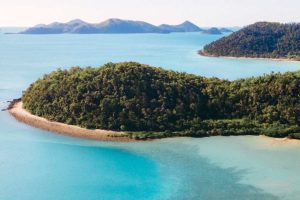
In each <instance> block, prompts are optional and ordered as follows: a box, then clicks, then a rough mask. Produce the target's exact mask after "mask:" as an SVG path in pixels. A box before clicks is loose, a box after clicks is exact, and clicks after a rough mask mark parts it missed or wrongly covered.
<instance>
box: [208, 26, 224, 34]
mask: <svg viewBox="0 0 300 200" xmlns="http://www.w3.org/2000/svg"><path fill="white" fill-rule="evenodd" d="M226 32H227V31H226ZM203 33H205V34H211V35H221V34H222V31H221V29H218V28H216V27H213V28H210V29H207V30H204V31H203Z"/></svg>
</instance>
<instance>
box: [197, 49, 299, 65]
mask: <svg viewBox="0 0 300 200" xmlns="http://www.w3.org/2000/svg"><path fill="white" fill-rule="evenodd" d="M198 54H199V55H201V56H205V57H212V58H226V59H241V60H271V61H281V62H296V63H298V62H300V60H293V59H288V58H259V57H257V58H254V57H245V56H242V57H234V56H215V55H210V54H207V53H205V52H203V51H202V50H200V51H198Z"/></svg>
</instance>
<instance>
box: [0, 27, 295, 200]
mask: <svg viewBox="0 0 300 200" xmlns="http://www.w3.org/2000/svg"><path fill="white" fill-rule="evenodd" d="M9 31H10V30H7V29H2V30H1V32H2V33H3V32H9ZM219 37H221V36H211V35H203V34H199V33H188V34H163V35H161V34H127V35H126V34H124V35H5V34H0V108H1V109H3V108H5V107H6V106H7V102H6V101H8V100H11V99H12V98H17V97H20V96H21V94H22V91H23V90H25V89H26V88H27V87H28V85H29V84H30V83H31V82H33V81H34V80H36V79H37V78H39V77H41V76H42V75H43V74H45V73H48V72H50V71H52V70H54V69H57V68H58V67H60V68H69V67H71V66H75V65H79V66H100V65H102V64H104V63H106V62H119V61H138V62H142V63H145V64H150V65H154V66H161V67H163V68H166V69H173V70H176V71H183V72H188V73H194V74H198V75H203V76H209V77H212V76H216V77H220V78H226V79H231V80H232V79H237V78H243V77H250V76H257V75H262V74H264V73H269V72H272V71H275V72H277V71H281V72H283V71H293V70H297V69H300V63H292V62H275V61H263V60H235V59H223V58H206V57H201V56H199V55H197V50H199V49H201V48H202V47H203V45H205V44H207V43H209V42H211V41H213V40H215V39H217V38H219ZM299 154H300V143H299V144H297V143H296V144H294V143H293V144H289V143H288V144H287V143H282V142H278V141H274V140H272V139H268V138H262V137H249V136H245V137H214V138H202V139H191V138H180V139H179V138H178V139H165V140H159V141H154V142H144V143H111V142H109V143H105V142H98V141H88V140H82V139H77V138H71V137H67V136H62V135H58V134H54V133H50V132H46V131H42V130H39V129H35V128H32V127H29V126H27V125H24V124H22V123H19V122H17V121H16V120H15V119H13V118H12V117H11V116H10V115H9V114H8V113H7V112H0V199H1V200H2V199H4V200H20V199H21V200H23V199H25V200H27V199H28V200H40V199H46V200H47V199H49V200H54V199H55V200H60V199H66V200H69V199H71V200H82V199H88V200H89V199H109V200H110V199H126V200H127V199H129V200H130V199H151V200H152V199H201V200H206V199H207V200H210V199H224V200H231V199H237V200H239V199H249V200H254V199H257V200H261V199H272V200H273V199H286V200H297V199H299V196H300V189H299V187H297V185H299V184H300V176H298V170H299V168H300V157H299Z"/></svg>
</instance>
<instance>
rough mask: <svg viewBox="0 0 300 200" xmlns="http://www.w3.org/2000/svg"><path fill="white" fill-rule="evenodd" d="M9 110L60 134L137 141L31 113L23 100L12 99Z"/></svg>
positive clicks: (115, 133) (107, 139)
mask: <svg viewBox="0 0 300 200" xmlns="http://www.w3.org/2000/svg"><path fill="white" fill-rule="evenodd" d="M7 110H8V112H9V113H10V114H11V115H12V116H13V117H15V118H16V119H17V120H18V121H20V122H23V123H25V124H28V125H30V126H33V127H36V128H40V129H43V130H47V131H51V132H56V133H59V134H64V135H69V136H73V137H79V138H85V139H91V140H100V141H114V142H131V141H136V140H134V139H130V138H128V137H126V136H125V133H124V132H117V131H108V130H100V129H95V130H89V129H85V128H81V127H79V126H74V125H68V124H64V123H60V122H52V121H49V120H47V119H45V118H42V117H38V116H36V115H33V114H31V113H30V112H28V111H27V110H25V109H24V108H23V103H22V101H20V100H19V101H12V102H11V104H10V105H9V107H8V109H7Z"/></svg>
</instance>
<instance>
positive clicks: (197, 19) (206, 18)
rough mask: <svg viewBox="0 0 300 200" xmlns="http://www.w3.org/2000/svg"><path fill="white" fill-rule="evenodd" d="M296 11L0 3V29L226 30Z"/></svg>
mask: <svg viewBox="0 0 300 200" xmlns="http://www.w3.org/2000/svg"><path fill="white" fill-rule="evenodd" d="M299 8H300V0H0V26H26V27H27V26H33V25H36V24H47V23H51V22H54V21H59V22H67V21H70V20H72V19H77V18H80V19H82V20H84V21H87V22H91V23H98V22H101V21H104V20H106V19H108V18H121V19H129V20H141V21H147V22H149V23H153V24H155V25H159V24H162V23H168V24H179V23H181V22H183V21H185V20H190V21H192V22H194V23H195V24H197V25H199V26H202V27H211V26H227V27H229V26H244V25H248V24H252V23H254V22H257V21H273V22H274V21H276V22H300V12H299Z"/></svg>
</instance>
